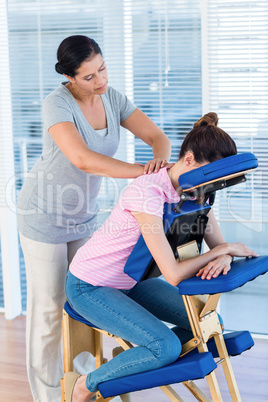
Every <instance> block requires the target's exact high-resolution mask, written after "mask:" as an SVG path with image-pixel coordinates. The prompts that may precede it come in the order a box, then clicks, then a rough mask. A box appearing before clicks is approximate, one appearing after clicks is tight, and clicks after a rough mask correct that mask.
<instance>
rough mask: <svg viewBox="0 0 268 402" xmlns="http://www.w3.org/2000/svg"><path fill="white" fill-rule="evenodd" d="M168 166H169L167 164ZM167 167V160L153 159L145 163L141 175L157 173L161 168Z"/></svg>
mask: <svg viewBox="0 0 268 402" xmlns="http://www.w3.org/2000/svg"><path fill="white" fill-rule="evenodd" d="M168 165H169V164H168ZM165 166H167V160H166V159H162V158H155V159H152V160H150V161H148V162H147V163H146V165H145V166H144V170H143V174H151V173H157V172H159V170H160V169H161V168H163V167H165Z"/></svg>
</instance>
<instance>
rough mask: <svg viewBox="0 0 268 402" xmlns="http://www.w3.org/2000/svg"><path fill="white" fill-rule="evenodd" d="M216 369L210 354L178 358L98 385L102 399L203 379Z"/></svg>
mask: <svg viewBox="0 0 268 402" xmlns="http://www.w3.org/2000/svg"><path fill="white" fill-rule="evenodd" d="M216 367H217V365H216V363H215V362H214V359H213V357H212V354H211V353H210V352H205V353H198V354H194V355H186V356H183V357H179V358H178V359H177V360H176V362H174V363H172V364H170V365H168V366H165V367H162V368H159V369H155V370H150V371H146V372H144V373H138V374H133V375H129V376H126V377H120V378H118V379H115V380H110V381H106V382H103V383H101V384H99V391H100V393H101V394H102V396H103V397H104V398H107V397H111V396H115V395H121V394H124V393H128V392H134V391H139V390H143V389H148V388H154V387H159V386H163V385H169V384H175V383H179V382H183V381H188V380H196V379H199V378H204V377H205V376H206V375H208V374H209V373H211V371H213V370H214V369H215V368H216Z"/></svg>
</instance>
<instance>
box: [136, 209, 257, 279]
mask: <svg viewBox="0 0 268 402" xmlns="http://www.w3.org/2000/svg"><path fill="white" fill-rule="evenodd" d="M131 213H132V215H133V216H134V217H135V218H136V220H137V221H138V223H139V226H140V229H141V233H142V235H143V238H144V241H145V243H146V245H147V247H148V249H149V250H150V252H151V254H152V256H153V258H154V260H155V262H156V264H157V265H158V267H159V269H160V271H161V273H162V274H163V276H164V277H165V279H166V280H167V281H168V282H169V283H170V284H171V285H173V286H177V285H178V284H179V283H180V282H181V281H182V280H184V279H187V278H190V277H192V276H194V275H195V274H197V272H198V271H199V270H200V269H201V268H202V267H204V266H206V265H207V264H208V263H209V262H210V261H212V260H215V259H216V258H218V257H220V256H223V255H227V254H229V255H231V256H239V257H248V256H253V257H256V256H257V255H256V253H255V252H254V251H252V250H250V249H249V248H248V247H246V246H245V245H243V244H242V243H223V244H219V245H217V246H215V247H213V248H212V249H211V250H210V251H208V252H206V253H204V254H202V255H200V256H198V257H195V258H192V259H190V260H187V261H182V262H177V261H176V259H175V257H174V254H173V251H172V249H171V247H170V245H169V243H168V240H167V238H166V235H165V232H164V228H163V221H162V219H161V218H160V217H158V216H155V215H150V214H146V213H144V212H131ZM219 274H220V272H218V271H217V276H218V275H219Z"/></svg>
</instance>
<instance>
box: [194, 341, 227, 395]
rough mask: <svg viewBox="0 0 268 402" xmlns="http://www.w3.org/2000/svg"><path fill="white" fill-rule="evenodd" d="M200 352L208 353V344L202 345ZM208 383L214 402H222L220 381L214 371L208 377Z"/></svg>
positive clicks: (199, 348) (199, 347)
mask: <svg viewBox="0 0 268 402" xmlns="http://www.w3.org/2000/svg"><path fill="white" fill-rule="evenodd" d="M198 350H199V352H201V353H203V352H208V347H207V344H206V343H200V344H199V345H198ZM206 380H207V382H208V386H209V390H210V393H211V397H212V400H213V401H216V402H222V396H221V391H220V388H219V384H218V380H217V377H216V374H215V372H214V371H212V373H210V374H209V375H207V376H206Z"/></svg>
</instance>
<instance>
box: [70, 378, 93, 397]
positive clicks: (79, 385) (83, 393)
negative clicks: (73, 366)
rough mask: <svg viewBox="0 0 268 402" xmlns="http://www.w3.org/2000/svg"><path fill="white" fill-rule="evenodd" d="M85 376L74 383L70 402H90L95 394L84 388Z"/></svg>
mask: <svg viewBox="0 0 268 402" xmlns="http://www.w3.org/2000/svg"><path fill="white" fill-rule="evenodd" d="M86 378H87V376H86V375H82V376H81V377H79V378H78V380H77V381H76V383H75V386H74V390H73V396H72V402H90V401H91V398H92V396H93V395H95V392H90V391H89V390H88V389H87V387H86Z"/></svg>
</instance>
